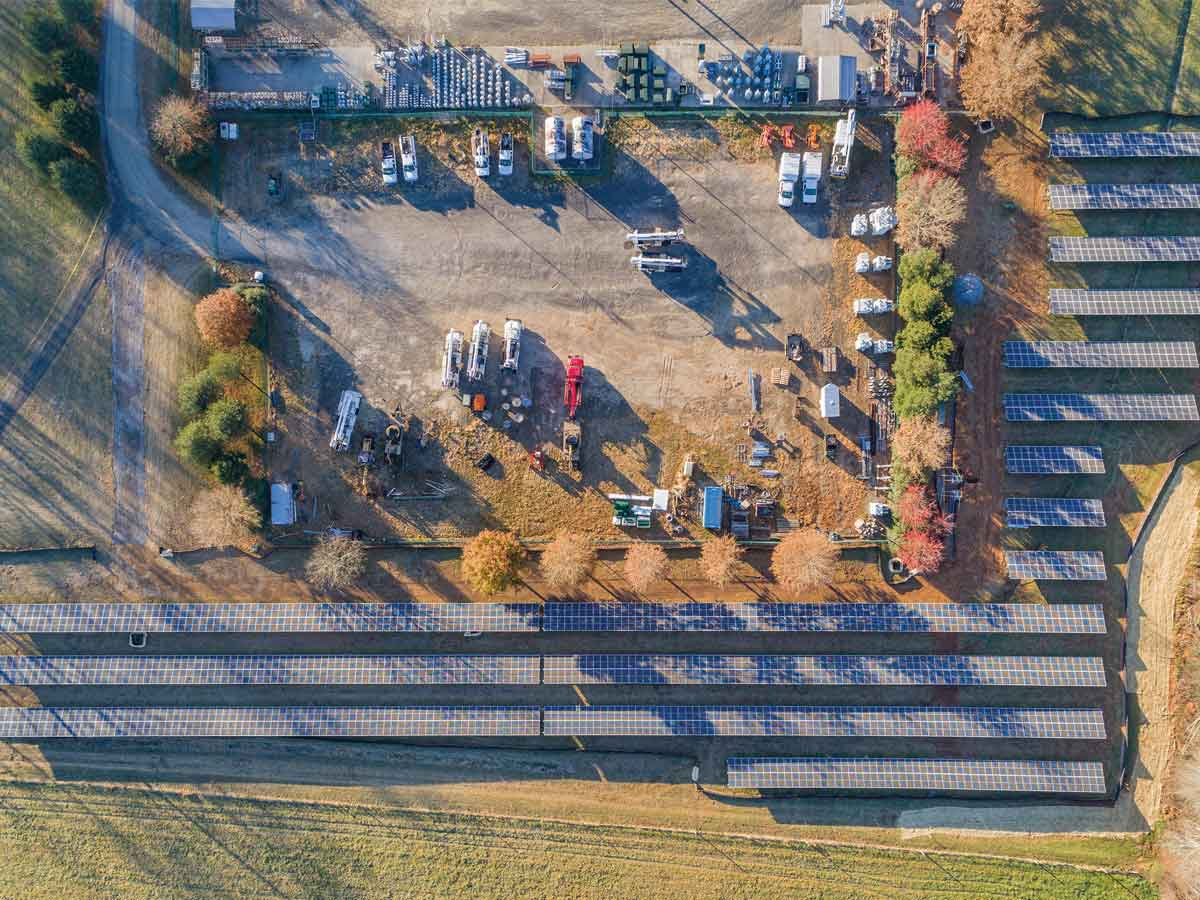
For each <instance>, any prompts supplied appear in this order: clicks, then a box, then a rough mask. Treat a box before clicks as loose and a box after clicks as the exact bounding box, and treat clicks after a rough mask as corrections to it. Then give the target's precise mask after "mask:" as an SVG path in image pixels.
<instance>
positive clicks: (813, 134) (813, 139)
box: [806, 122, 821, 150]
mask: <svg viewBox="0 0 1200 900" xmlns="http://www.w3.org/2000/svg"><path fill="white" fill-rule="evenodd" d="M806 140H807V142H808V149H809V150H820V149H821V126H820V125H817V124H816V123H815V122H812V123H809V126H808V137H807V138H806Z"/></svg>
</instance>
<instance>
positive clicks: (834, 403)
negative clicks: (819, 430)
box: [821, 384, 842, 419]
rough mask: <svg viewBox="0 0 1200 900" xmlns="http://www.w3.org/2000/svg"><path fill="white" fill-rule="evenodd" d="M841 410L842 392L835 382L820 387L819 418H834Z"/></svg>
mask: <svg viewBox="0 0 1200 900" xmlns="http://www.w3.org/2000/svg"><path fill="white" fill-rule="evenodd" d="M841 412H842V393H841V391H839V390H838V386H837V385H836V384H827V385H825V387H823V388H821V418H823V419H836V418H837V417H838V416H839V415H841Z"/></svg>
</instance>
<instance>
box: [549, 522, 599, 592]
mask: <svg viewBox="0 0 1200 900" xmlns="http://www.w3.org/2000/svg"><path fill="white" fill-rule="evenodd" d="M595 563H596V551H595V550H594V549H592V543H591V541H589V540H588V539H587V538H585V537H583V536H582V535H578V534H573V533H572V532H570V531H567V530H565V529H564V530H562V531H559V532H558V533H557V534H556V535H555V536H554V540H552V541H551V542H550V543H549V544H547V545H546V549H545V550H543V551H542V557H541V560H540V561H539V563H538V568H539V569H540V570H541V573H542V577H543V578H545V579H546V581H547V583H548V584H549V585H550V586H551V587H552V588H556V589H558V590H563V591H569V590H572V589H574V588H577V587H579V585H581V584H583V582H584V580H585V579H586V578H587V577H588V573H590V572H591V570H592V566H593V565H595Z"/></svg>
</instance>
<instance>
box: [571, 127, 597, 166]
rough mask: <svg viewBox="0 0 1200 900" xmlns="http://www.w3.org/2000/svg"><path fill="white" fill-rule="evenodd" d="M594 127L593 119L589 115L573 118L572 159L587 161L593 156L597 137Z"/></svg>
mask: <svg viewBox="0 0 1200 900" xmlns="http://www.w3.org/2000/svg"><path fill="white" fill-rule="evenodd" d="M593 129H594V126H593V125H592V120H591V119H589V118H588V117H587V116H576V117H575V118H574V119H572V120H571V136H572V141H571V158H572V159H578V160H580V161H582V162H586V161H587V160H589V159H591V158H592V155H593V152H594V151H593V147H594V139H595V135H594V133H593Z"/></svg>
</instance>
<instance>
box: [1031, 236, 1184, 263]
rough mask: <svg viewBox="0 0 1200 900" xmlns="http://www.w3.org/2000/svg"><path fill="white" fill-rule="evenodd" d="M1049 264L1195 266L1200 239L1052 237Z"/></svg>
mask: <svg viewBox="0 0 1200 900" xmlns="http://www.w3.org/2000/svg"><path fill="white" fill-rule="evenodd" d="M1050 260H1051V261H1052V262H1082V263H1119V262H1197V261H1200V237H1194V236H1191V235H1174V236H1170V237H1146V236H1137V237H1052V238H1050Z"/></svg>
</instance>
